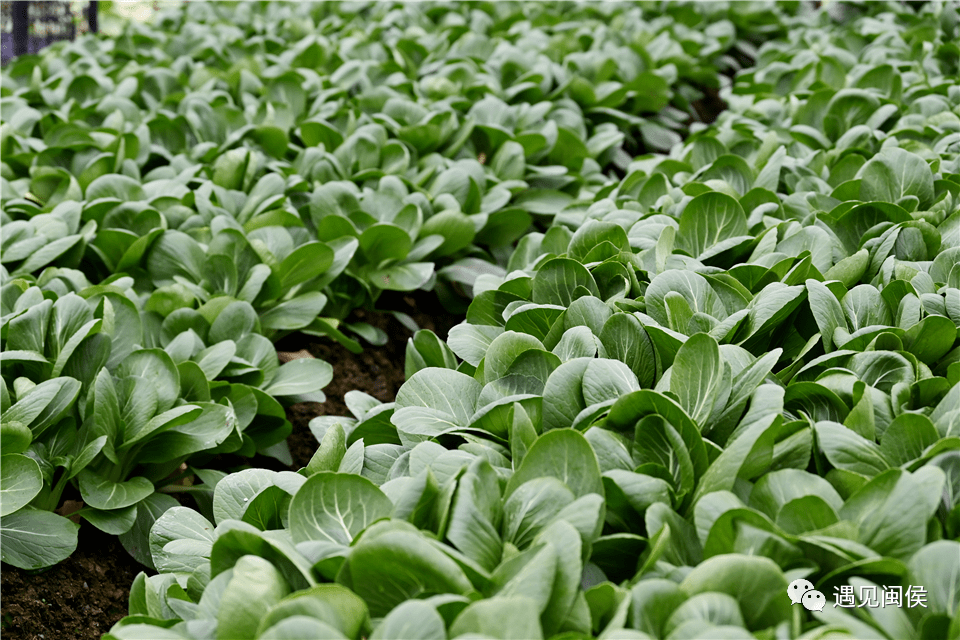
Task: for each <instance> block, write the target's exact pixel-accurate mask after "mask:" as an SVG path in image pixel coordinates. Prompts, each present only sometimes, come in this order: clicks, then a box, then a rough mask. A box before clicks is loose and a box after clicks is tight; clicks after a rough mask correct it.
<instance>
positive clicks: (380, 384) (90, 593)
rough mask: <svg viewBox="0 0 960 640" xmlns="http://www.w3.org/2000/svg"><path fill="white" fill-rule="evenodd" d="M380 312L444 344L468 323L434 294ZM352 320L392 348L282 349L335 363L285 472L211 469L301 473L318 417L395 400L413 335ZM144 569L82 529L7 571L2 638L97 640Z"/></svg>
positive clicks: (309, 342)
mask: <svg viewBox="0 0 960 640" xmlns="http://www.w3.org/2000/svg"><path fill="white" fill-rule="evenodd" d="M379 306H380V307H381V308H385V309H392V310H395V311H400V312H403V313H406V314H407V315H409V316H410V317H412V318H413V319H414V321H415V322H416V323H417V325H418V326H419V327H420V328H421V329H430V330H432V331H433V332H434V333H436V334H437V335H438V336H440V338H441V339H446V337H447V332H448V331H449V330H450V328H451V327H453V326H454V325H455V324H457V323H458V322H460V321H461V320H462V319H463V318H462V316H455V315H452V314H450V313H448V312H447V311H445V310H444V309H443V307H442V306H441V305H440V303H439V302H438V300H437V298H436V295H435V294H433V293H424V292H418V293H417V294H416V295H385V296H384V297H382V298H381V300H380V305H379ZM349 321H350V322H366V323H369V324H371V325H373V326H375V327H377V328H378V329H381V330H382V331H384V332H385V333H386V334H387V336H388V340H387V343H386V344H385V345H383V346H382V347H373V346H370V345H365V346H364V351H363V353H360V354H354V353H351V352H350V351H349V350H347V349H346V348H345V347H343V346H341V345H339V344H337V343H334V342H331V341H330V340H326V339H320V338H314V337H311V336H305V335H302V334H294V335H290V336H287V337H285V338H284V339H283V340H281V341H280V342H279V343H277V350H278V351H287V352H290V351H293V352H296V351H300V350H301V349H306V350H307V351H308V352H309V353H310V354H311V355H313V356H314V357H317V358H321V359H323V360H326V361H327V362H329V363H330V364H331V365H333V380H332V381H331V382H330V384H329V385H327V387H326V388H325V389H324V393H325V394H326V396H327V401H326V402H324V403H322V404H321V403H303V404H297V405H293V406H292V407H290V408H288V409H287V419H288V420H290V422H291V423H292V424H293V433H292V434H291V436H290V437H289V438H288V444H289V446H290V453H291V456H292V458H293V465H291V466H290V467H287V466H285V465H283V464H282V463H279V462H278V461H276V460H274V459H273V458H266V457H263V456H257V457H256V458H255V459H253V460H244V459H241V458H236V457H231V456H222V457H220V458H218V459H216V460H215V461H214V464H212V465H207V466H211V467H213V468H219V469H221V470H222V471H236V470H239V469H240V468H243V467H246V466H262V467H267V468H271V469H275V470H278V471H280V470H291V471H296V470H297V469H300V468H301V467H303V466H306V464H307V462H309V460H310V458H311V457H312V456H313V454H314V452H315V451H316V450H317V446H318V443H317V440H316V438H314V437H313V434H312V433H311V432H310V428H309V426H308V424H309V422H310V420H312V419H313V418H315V417H317V416H321V415H334V416H339V415H349V412H348V411H347V406H346V404H344V400H343V397H344V395H345V394H346V393H347V392H349V391H351V390H353V389H358V390H360V391H364V392H366V393H369V394H370V395H372V396H374V397H375V398H377V399H379V400H381V401H383V402H390V401H392V400H393V399H394V397H395V396H396V393H397V390H398V389H399V388H400V385H401V384H403V381H404V373H403V368H404V367H403V366H404V358H405V353H406V347H407V340H408V339H409V338H410V337H411V336H412V335H413V334H412V332H411V331H410V330H409V329H407V328H406V327H405V326H404V325H403V324H402V323H401V322H400V321H399V320H397V319H396V318H394V317H393V316H392V315H389V314H384V313H374V312H369V311H363V310H357V311H355V312H354V313H353V315H352V316H351V317H350V318H349ZM185 504H188V503H186V502H185ZM188 506H193V505H190V504H188ZM144 570H146V569H145V567H143V566H142V565H140V564H139V563H138V562H137V561H136V560H134V559H133V558H132V557H131V556H130V555H129V554H127V552H126V551H125V550H124V548H123V546H122V545H121V544H120V542H119V540H118V539H117V538H116V537H115V536H110V535H107V534H105V533H102V532H100V531H99V530H97V529H96V528H94V527H92V526H90V525H89V524H84V525H83V526H81V527H80V540H79V544H78V546H77V550H76V552H74V554H73V555H72V556H70V557H69V558H68V559H66V560H64V561H63V562H61V563H60V564H58V565H56V566H54V567H52V568H50V569H48V570H46V571H44V572H42V573H39V574H35V575H31V574H30V573H29V572H27V571H23V570H21V569H17V568H15V567H11V566H9V565H6V564H3V565H2V568H0V637H2V639H3V640H97V639H99V638H100V637H101V636H102V635H103V634H104V633H106V632H107V631H108V630H109V629H110V627H112V626H113V625H114V623H116V622H117V621H118V620H119V619H120V618H122V617H123V616H125V615H127V600H128V598H129V595H130V585H131V583H132V582H133V579H134V578H135V577H136V575H137V573H139V572H140V571H144ZM147 572H148V573H153V572H152V571H149V570H147Z"/></svg>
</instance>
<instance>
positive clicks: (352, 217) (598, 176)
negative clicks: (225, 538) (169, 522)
mask: <svg viewBox="0 0 960 640" xmlns="http://www.w3.org/2000/svg"><path fill="white" fill-rule="evenodd" d="M485 9H486V11H481V10H479V9H477V10H474V9H472V8H466V7H464V8H461V9H459V10H457V11H452V10H449V9H440V8H438V9H432V10H428V11H424V10H422V9H420V8H415V7H413V6H390V5H379V6H376V5H374V6H370V7H368V8H367V9H366V10H365V11H363V12H359V13H357V12H356V11H354V10H353V8H350V7H343V8H340V7H335V6H333V5H314V6H310V5H304V6H297V5H296V4H289V3H286V4H285V3H280V4H273V3H267V4H266V5H263V6H256V5H253V4H249V5H241V6H240V7H236V8H234V7H230V8H228V7H226V6H222V5H217V4H211V5H202V4H201V5H194V6H191V7H190V8H189V10H186V11H182V12H173V13H170V14H165V16H164V17H163V18H162V24H160V25H159V27H158V28H148V27H145V26H142V25H137V24H131V25H129V27H128V29H127V30H126V31H125V33H124V34H123V35H122V36H121V37H120V38H118V39H116V40H97V39H81V40H78V41H77V42H76V43H71V44H68V45H66V46H60V47H58V48H56V49H53V50H50V52H48V53H45V54H44V55H42V56H39V57H38V56H24V57H21V58H20V59H18V60H17V61H15V62H14V63H13V64H11V65H10V66H9V67H8V68H6V69H5V70H4V87H3V96H2V97H0V100H2V101H3V105H2V106H3V124H2V125H0V126H2V134H0V150H2V155H3V164H2V170H3V176H2V178H0V179H2V190H3V200H4V203H3V216H4V218H3V238H2V256H0V265H2V268H3V272H2V273H3V289H2V305H3V307H2V329H0V336H2V338H3V340H4V345H3V347H4V353H3V356H2V357H3V360H2V363H3V364H2V367H3V369H2V371H3V389H2V391H3V395H2V400H3V407H2V411H3V414H2V422H3V429H4V431H3V442H4V449H3V453H4V454H9V455H11V456H13V457H10V458H7V459H5V464H4V469H5V471H4V472H3V483H4V492H3V496H4V504H3V508H2V514H3V517H4V523H3V526H2V533H0V535H2V546H3V549H4V550H3V560H4V561H5V562H7V563H10V564H13V565H15V566H20V567H23V568H38V567H44V566H49V565H51V564H54V563H56V562H58V561H60V560H62V559H63V558H64V557H66V556H68V555H69V554H70V553H71V552H72V551H73V549H74V548H75V547H76V544H77V528H76V526H75V525H74V523H72V522H71V521H69V520H68V519H67V518H65V517H62V516H61V515H58V514H56V513H54V511H55V510H57V509H58V508H59V507H60V506H61V505H62V502H63V496H64V491H65V490H68V489H69V488H70V487H71V486H74V487H76V488H77V489H78V490H79V494H80V495H79V497H80V498H81V499H82V502H83V504H84V507H83V509H82V510H80V511H79V512H78V514H77V515H79V517H82V518H85V519H86V520H87V521H89V522H90V523H92V524H93V525H94V526H96V527H98V528H100V529H102V530H104V531H107V532H108V533H111V534H116V535H121V540H122V541H123V542H124V545H125V546H126V547H127V549H128V550H129V551H130V552H131V553H133V554H134V556H135V557H136V558H137V559H138V560H140V561H141V562H143V563H144V564H146V565H148V566H149V565H151V564H152V562H151V559H150V554H149V551H148V550H147V533H148V532H149V529H150V526H151V525H152V523H153V522H154V520H155V519H156V518H157V516H159V515H160V514H161V513H163V511H165V510H166V509H167V508H169V507H170V506H171V505H174V504H177V503H176V501H175V500H174V498H173V497H171V496H170V495H166V494H165V492H178V491H181V490H182V486H183V480H184V478H190V477H191V476H197V475H198V474H199V477H206V478H208V479H209V480H210V482H209V483H208V484H209V486H210V487H212V485H213V482H214V480H215V479H217V478H219V477H220V475H222V474H218V472H217V471H215V470H212V469H211V470H208V471H197V469H203V468H204V467H205V466H206V465H207V463H208V462H209V461H210V460H212V459H213V458H214V457H215V456H217V455H219V454H223V453H233V454H240V455H244V456H248V457H252V456H253V455H254V454H255V453H258V452H259V453H262V454H266V455H272V456H274V457H277V458H279V459H280V460H281V461H284V462H286V463H288V464H289V463H290V456H289V452H288V450H287V448H286V444H285V442H284V440H285V438H286V436H287V435H289V433H290V431H291V425H290V423H289V422H287V420H286V418H285V415H284V411H283V405H288V404H291V403H294V402H299V401H306V400H316V401H323V399H324V396H323V393H322V391H321V389H322V388H323V387H324V386H325V385H326V384H327V383H328V382H329V381H330V379H331V375H332V368H331V367H330V365H329V364H328V363H325V362H323V361H320V360H314V359H298V360H295V361H292V362H289V363H286V364H284V365H282V366H278V363H277V358H276V353H275V350H274V348H273V345H272V341H275V340H277V339H279V338H281V337H283V336H284V335H286V334H289V333H290V332H292V331H300V332H301V333H304V334H308V335H314V336H327V337H330V338H332V339H334V340H338V341H339V342H341V343H342V344H344V345H345V346H346V347H348V348H349V349H351V350H353V351H360V349H361V345H360V339H364V340H366V341H368V342H370V343H372V344H383V343H384V342H385V341H386V335H385V334H383V332H382V331H380V330H378V329H375V328H374V327H372V326H370V325H367V324H364V323H347V322H344V319H345V318H346V317H347V316H348V315H349V313H350V312H351V311H352V310H353V309H354V308H356V307H360V306H366V307H370V306H372V305H374V304H375V302H376V300H377V298H378V296H379V295H380V293H381V292H382V291H383V290H400V291H409V290H414V289H417V288H420V287H429V286H431V283H437V282H438V272H440V274H447V275H440V276H439V278H440V279H442V280H443V281H445V282H447V283H466V284H467V285H468V284H469V283H470V282H472V281H473V279H474V278H476V276H477V274H478V273H498V274H503V273H505V270H504V269H503V268H502V267H501V266H498V265H497V259H496V258H495V257H494V253H496V254H497V255H499V256H500V257H501V262H503V263H504V265H505V257H504V256H505V255H506V254H507V252H508V247H509V245H510V243H512V242H513V241H514V240H516V238H517V237H518V236H519V235H520V234H521V233H523V232H524V231H525V230H526V229H527V228H528V227H529V226H530V225H531V222H532V213H531V212H540V213H548V212H549V211H548V208H549V207H551V206H559V205H556V204H555V203H556V202H557V201H566V200H571V199H572V198H573V195H571V193H572V194H578V193H579V192H580V191H581V190H584V189H589V188H594V189H595V188H597V185H599V184H601V183H603V182H610V180H611V179H610V178H609V177H606V176H604V175H603V174H602V173H601V171H600V169H601V166H600V164H599V161H598V159H599V160H600V161H602V162H604V164H609V158H610V157H612V155H613V154H614V151H613V150H612V149H613V148H614V147H617V148H618V149H619V146H618V145H619V144H620V143H621V142H622V141H623V140H624V137H625V136H624V134H621V133H619V132H618V131H617V130H616V127H615V126H614V125H612V124H609V123H604V122H602V121H601V120H600V117H599V116H593V117H592V118H591V117H588V116H587V115H586V114H585V110H587V109H589V108H592V106H593V105H592V103H588V102H583V101H582V100H581V102H577V101H575V100H574V99H573V98H572V97H570V96H572V95H575V94H576V95H579V94H580V93H583V92H587V93H590V92H595V91H596V89H595V83H599V82H601V80H602V82H605V83H606V84H605V85H604V89H603V90H604V91H613V90H614V89H616V95H615V96H607V97H606V99H605V101H604V105H606V106H605V107H604V108H607V109H612V108H613V107H624V106H625V107H626V108H629V109H630V110H631V111H634V112H637V113H645V114H648V115H649V118H648V119H649V124H647V121H646V120H644V126H645V127H647V126H649V127H660V128H662V129H663V132H661V134H660V137H661V138H663V137H669V138H670V139H671V140H672V139H674V138H675V139H677V140H678V139H679V134H677V133H675V132H674V129H680V130H682V127H683V122H685V119H688V118H689V117H691V116H690V115H689V114H688V113H687V112H692V108H691V107H690V106H689V100H690V99H693V98H694V97H695V96H696V95H697V94H696V92H695V89H694V84H693V83H695V82H697V81H698V80H702V79H703V78H714V77H715V76H716V73H717V69H718V68H719V67H720V66H722V65H728V64H733V62H732V61H726V62H725V61H724V60H723V56H724V55H725V54H726V51H728V50H730V49H732V48H733V47H734V46H735V45H736V40H735V38H734V37H733V36H734V35H735V33H736V30H735V28H734V27H733V25H732V24H730V23H729V22H727V21H726V20H725V16H726V15H727V14H729V13H731V12H730V11H728V10H718V11H716V12H714V15H712V16H711V17H710V18H709V20H705V21H706V22H707V23H709V24H717V25H721V26H723V29H722V31H723V34H724V37H723V39H722V40H721V39H718V40H717V41H716V42H715V43H714V46H713V47H712V48H708V49H706V50H704V51H703V52H702V54H701V56H700V57H698V58H695V57H692V56H691V55H688V54H687V53H686V52H685V50H684V49H683V48H680V46H679V45H680V44H681V43H688V44H687V49H691V50H696V46H695V45H697V43H699V42H700V40H702V37H700V36H699V34H698V32H697V31H695V30H693V29H691V28H689V27H687V26H685V24H684V22H682V21H681V20H680V19H678V18H672V17H668V16H665V17H664V18H663V19H661V20H660V22H659V24H657V25H655V26H654V27H653V28H652V29H647V28H646V27H645V26H644V23H643V18H644V14H642V13H641V12H640V11H639V10H637V9H630V10H625V9H623V8H621V9H617V10H615V11H612V12H611V11H607V12H606V13H605V12H604V10H602V9H600V8H599V7H598V8H596V9H594V8H590V7H583V8H580V9H578V10H577V13H576V14H574V15H571V16H570V18H571V20H583V21H584V22H583V23H582V24H580V25H578V26H577V28H576V29H571V28H570V26H571V23H561V24H559V25H558V24H556V23H557V22H558V21H557V20H556V19H554V18H552V17H551V15H550V12H549V11H548V10H546V9H545V8H544V7H535V6H529V7H522V6H519V5H514V6H507V5H497V6H490V7H486V8H485ZM678 13H679V15H680V17H681V18H683V17H684V16H686V19H687V20H689V19H690V17H691V16H690V15H689V14H688V13H684V12H683V11H679V12H678ZM611 15H612V16H615V17H616V18H617V20H618V21H619V22H620V23H622V25H623V27H624V28H625V29H627V28H628V29H629V33H625V34H622V35H621V34H619V33H618V32H617V31H614V30H607V29H606V27H604V29H603V30H600V31H598V30H596V29H595V27H599V26H600V24H601V20H603V19H606V18H608V17H610V16H611ZM748 15H749V14H748ZM757 15H759V16H765V15H773V14H772V12H771V11H770V10H769V9H763V10H761V11H760V12H759V13H757ZM371 24H380V25H382V26H381V27H379V28H378V29H376V30H374V31H370V29H369V26H370V25H371ZM237 25H244V27H243V28H240V27H238V26H237ZM266 25H271V28H270V29H267V28H266ZM273 25H279V27H280V29H279V30H274V29H273ZM467 25H472V27H473V28H472V29H468V28H467ZM522 25H528V26H530V27H531V29H532V28H533V27H534V26H536V30H530V31H527V30H524V29H521V28H519V26H522ZM426 33H430V34H432V35H431V37H432V38H433V39H434V40H433V41H427V40H425V39H424V38H423V37H421V36H422V35H423V34H426ZM588 33H589V34H591V35H590V36H589V38H587V39H584V38H585V37H586V36H585V34H588ZM484 34H486V35H484ZM538 36H539V37H538ZM358 38H359V40H358ZM653 38H660V39H661V40H665V41H668V42H671V43H673V45H674V46H672V47H671V48H670V51H669V55H666V54H665V55H663V56H662V57H661V58H657V59H654V58H653V57H651V55H650V54H648V53H647V50H646V48H645V47H643V46H642V43H643V41H644V40H645V39H653ZM595 44H596V45H597V46H598V47H599V48H600V49H603V50H606V49H613V48H614V47H617V48H618V51H619V50H620V49H623V50H624V51H626V50H629V51H633V49H630V48H629V47H630V46H632V47H634V48H635V49H636V51H633V53H632V56H631V58H630V60H629V61H627V60H626V59H624V60H623V61H621V62H620V63H618V64H614V60H615V56H614V55H613V54H612V53H609V52H601V51H594V50H593V49H594V45H595ZM427 45H429V47H428V46H427ZM742 46H749V45H747V44H746V43H744V44H743V45H742ZM494 50H496V51H497V54H496V56H495V57H493V58H492V59H490V60H487V57H488V54H489V53H491V52H492V51H494ZM548 53H549V54H551V55H552V57H550V56H548V55H547V54H548ZM621 53H622V52H621ZM621 57H622V56H621ZM421 65H428V66H429V69H421ZM525 65H532V67H531V68H527V66H525ZM600 67H603V68H602V69H601V68H600ZM351 69H352V70H353V71H349V70H351ZM521 78H523V80H522V81H520V79H521ZM630 83H632V84H630ZM525 84H526V85H530V86H529V87H528V90H527V92H526V93H524V94H523V95H520V94H515V93H510V91H511V89H516V88H517V87H519V86H521V85H525ZM627 84H630V88H629V89H627V88H624V87H625V86H626V85H627ZM613 85H617V87H614V86H613ZM573 87H579V89H574V88H573ZM671 87H673V88H671ZM654 89H655V91H654ZM578 92H579V93H578ZM654 94H655V95H656V96H657V98H656V100H654V101H651V102H647V103H644V104H642V105H636V104H634V103H633V102H632V101H634V100H637V99H641V100H642V99H646V98H638V96H648V95H654ZM467 96H469V97H470V99H468V97H467ZM508 100H509V101H510V102H509V103H508V102H507V101H508ZM671 102H673V103H675V104H671ZM677 105H679V106H677ZM683 109H686V110H685V111H684V110H683ZM614 111H615V110H614ZM617 113H619V112H617ZM670 127H672V128H670ZM588 128H589V130H590V134H589V136H590V137H589V138H588V139H587V142H588V143H589V150H588V151H587V152H585V155H584V156H583V157H581V158H580V161H581V162H580V164H578V165H576V170H577V172H578V173H574V172H571V171H569V170H568V169H567V168H566V167H565V166H562V165H557V164H553V159H554V158H555V157H558V156H562V155H563V154H562V153H561V152H560V151H559V149H560V148H563V147H564V144H565V143H564V142H563V140H566V139H567V138H572V137H576V136H578V135H580V134H584V135H586V132H587V130H588ZM634 135H637V136H638V142H637V144H641V142H640V140H641V139H642V138H641V137H640V136H639V134H637V133H636V132H634ZM518 139H519V140H521V141H522V142H523V144H521V143H519V142H517V141H516V140H518ZM558 140H559V141H560V142H559V145H560V146H559V147H558V146H557V145H558ZM620 153H621V155H622V154H623V152H622V151H620ZM483 154H488V155H489V157H490V162H489V163H486V164H481V162H479V161H478V160H477V159H476V158H477V157H481V156H483ZM551 154H552V155H551ZM586 154H589V160H590V162H584V160H586V159H587V158H586ZM567 164H568V165H570V166H573V163H571V162H570V161H569V159H568V160H567ZM582 166H586V169H583V170H581V167H582ZM587 174H589V176H591V177H590V178H589V179H588V178H587V177H585V176H587ZM591 183H595V184H593V186H592V187H589V186H588V185H589V184H591ZM538 187H539V188H538ZM538 193H539V196H537V194H538ZM531 194H532V195H533V196H534V197H531ZM551 203H554V204H551ZM528 210H529V211H528ZM438 286H440V285H438ZM456 286H457V287H460V293H459V294H457V293H456V292H454V291H453V289H452V287H450V286H449V285H448V288H449V289H450V291H449V295H447V299H448V300H449V302H450V303H451V304H454V305H456V304H460V305H461V306H462V305H463V304H464V303H463V302H461V301H460V299H458V296H459V297H462V295H463V289H462V286H463V284H457V285H456ZM401 319H402V320H403V321H405V322H406V323H407V324H408V325H411V326H413V328H414V329H415V328H416V325H413V324H412V320H410V319H409V318H406V317H403V316H401ZM188 458H189V460H190V465H191V469H190V470H186V469H182V468H181V467H182V465H183V464H184V462H185V461H186V460H187V459H188ZM211 491H212V488H211ZM208 493H209V492H208ZM39 531H43V532H44V533H45V535H44V536H42V537H37V536H36V533H37V532H39Z"/></svg>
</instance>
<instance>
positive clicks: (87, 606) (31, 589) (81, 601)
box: [0, 524, 152, 640]
mask: <svg viewBox="0 0 960 640" xmlns="http://www.w3.org/2000/svg"><path fill="white" fill-rule="evenodd" d="M140 571H148V572H149V570H147V569H145V567H143V566H141V565H140V564H139V563H138V562H137V561H136V560H134V559H133V558H132V557H130V555H129V554H127V552H126V551H125V550H124V548H123V546H122V545H121V544H120V540H119V539H118V538H117V537H116V536H111V535H108V534H106V533H103V532H102V531H100V530H98V529H96V528H94V527H92V526H90V525H88V524H87V525H84V526H82V527H80V540H79V544H78V545H77V550H76V551H75V552H74V554H73V555H72V556H70V557H69V558H67V559H66V560H64V561H63V562H61V563H60V564H58V565H56V566H54V567H52V568H50V569H49V570H47V571H44V572H43V573H40V574H37V575H31V574H30V573H29V572H27V571H23V570H21V569H17V568H15V567H11V566H9V565H6V564H4V565H3V566H2V572H0V580H2V614H0V616H2V623H0V626H2V629H3V638H4V640H14V639H15V638H16V639H17V640H94V639H96V638H100V636H102V635H103V634H104V633H106V632H107V631H109V630H110V627H112V626H113V625H114V623H116V622H117V620H119V619H120V618H122V617H123V616H125V615H127V600H128V598H129V597H130V585H131V584H132V583H133V579H134V578H135V577H136V576H137V574H138V573H139V572H140ZM150 573H152V572H150Z"/></svg>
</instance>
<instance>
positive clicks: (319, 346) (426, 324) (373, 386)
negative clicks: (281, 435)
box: [277, 292, 463, 470]
mask: <svg viewBox="0 0 960 640" xmlns="http://www.w3.org/2000/svg"><path fill="white" fill-rule="evenodd" d="M378 306H379V307H380V308H382V309H391V310H394V311H400V312H402V313H405V314H407V315H409V316H410V317H411V318H413V320H414V321H415V322H416V323H417V326H419V327H420V328H421V329H429V330H431V331H433V332H434V333H436V334H437V335H438V336H439V337H440V338H441V339H446V337H447V332H448V331H450V329H451V328H452V327H453V326H454V325H456V324H457V323H459V322H460V321H461V320H463V317H462V316H457V315H454V314H451V313H449V312H447V311H446V310H445V309H443V307H442V306H441V305H440V303H439V301H438V300H437V297H436V295H435V294H433V293H424V292H418V293H417V294H416V295H389V294H385V295H384V296H383V297H381V298H380V301H379V304H378ZM347 321H348V322H351V323H353V322H366V323H368V324H370V325H373V326H374V327H376V328H378V329H381V330H382V331H384V332H385V333H386V334H387V336H388V340H387V343H386V344H385V345H383V346H382V347H372V346H370V345H366V344H365V345H364V349H363V353H359V354H356V353H351V352H350V351H349V350H347V349H346V348H345V347H344V346H342V345H340V344H338V343H336V342H333V341H332V340H327V339H321V338H314V337H312V336H306V335H303V334H294V335H290V336H287V337H286V338H284V339H283V340H282V341H280V343H278V344H277V350H278V351H288V352H296V351H299V350H300V349H306V350H307V351H309V352H310V354H311V355H313V356H315V357H317V358H320V359H322V360H326V361H327V362H329V363H330V364H331V365H333V380H332V381H331V382H330V384H329V385H327V387H326V388H325V389H324V390H323V392H324V394H325V395H326V396H327V401H326V402H324V403H318V402H304V403H301V404H295V405H293V406H292V407H290V408H288V409H287V419H288V420H290V422H291V423H292V424H293V434H292V435H291V436H290V437H289V438H288V439H287V444H288V445H289V446H290V454H291V457H292V458H293V465H292V469H293V470H296V469H300V468H301V467H304V466H306V464H307V463H308V462H309V461H310V458H311V457H313V454H314V453H315V452H316V450H317V447H318V446H319V443H318V442H317V439H316V438H314V437H313V433H311V432H310V429H309V427H308V426H307V425H308V424H309V422H310V420H312V419H313V418H315V417H317V416H349V415H350V412H349V411H348V410H347V405H346V404H345V403H344V400H343V397H344V395H346V393H347V392H349V391H353V390H354V389H356V390H359V391H363V392H364V393H369V394H370V395H371V396H373V397H375V398H377V399H378V400H380V401H382V402H391V401H393V399H394V397H395V396H396V395H397V391H398V390H399V389H400V385H402V384H403V382H404V373H403V368H404V361H405V358H406V356H405V354H406V349H407V340H408V339H409V338H410V337H412V336H413V332H412V331H410V329H408V328H407V327H405V326H404V325H403V324H402V323H401V322H400V321H399V320H397V319H396V318H395V317H393V316H392V315H389V314H384V313H372V312H369V311H364V310H363V309H357V310H355V311H354V312H353V314H351V316H350V317H349V318H348V319H347Z"/></svg>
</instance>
